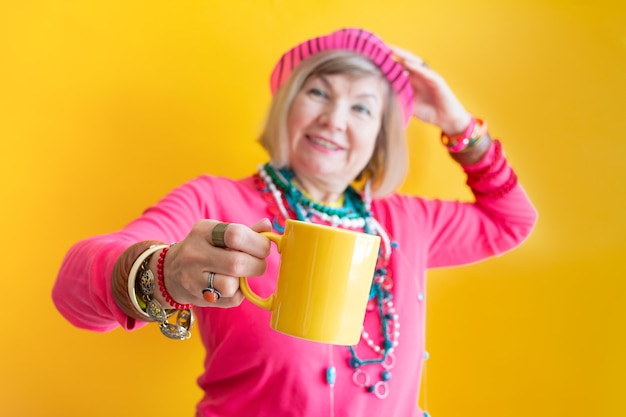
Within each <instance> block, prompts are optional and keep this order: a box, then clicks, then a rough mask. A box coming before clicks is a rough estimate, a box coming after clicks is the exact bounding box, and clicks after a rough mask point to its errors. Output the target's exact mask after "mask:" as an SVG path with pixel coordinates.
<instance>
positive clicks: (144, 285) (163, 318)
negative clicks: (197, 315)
mask: <svg viewBox="0 0 626 417" xmlns="http://www.w3.org/2000/svg"><path fill="white" fill-rule="evenodd" d="M165 249H167V246H165V247H164V248H163V250H165ZM150 256H152V255H151V254H150ZM150 256H148V257H146V258H145V260H144V261H143V262H142V263H141V266H140V267H139V272H140V274H139V280H138V284H139V288H140V290H141V301H142V302H143V303H144V304H145V306H146V308H145V311H144V314H147V315H148V316H149V317H150V318H151V319H153V320H155V321H156V322H158V323H159V329H160V330H161V333H163V335H164V336H166V337H168V338H170V339H175V340H185V339H189V338H190V337H191V332H190V331H189V329H191V327H192V326H193V313H192V312H191V310H190V309H182V310H173V311H168V310H165V309H164V308H163V306H162V305H161V303H159V302H158V301H157V300H156V299H155V298H154V274H153V273H152V271H151V270H150V269H149V268H148V262H149V261H150ZM174 311H177V315H176V323H169V322H168V321H167V319H168V318H169V317H170V316H171V315H173V314H174Z"/></svg>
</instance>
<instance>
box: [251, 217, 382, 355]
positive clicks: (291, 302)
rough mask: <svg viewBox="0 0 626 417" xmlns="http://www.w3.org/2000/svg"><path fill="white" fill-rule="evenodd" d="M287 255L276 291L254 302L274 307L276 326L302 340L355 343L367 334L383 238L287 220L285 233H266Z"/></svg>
mask: <svg viewBox="0 0 626 417" xmlns="http://www.w3.org/2000/svg"><path fill="white" fill-rule="evenodd" d="M263 235H265V236H267V237H268V238H269V239H270V240H271V241H272V242H274V243H275V244H276V246H277V248H278V253H279V254H280V256H281V259H280V267H279V271H278V281H277V284H276V292H275V293H273V294H271V295H270V296H269V297H267V298H262V297H260V296H258V295H257V294H256V293H254V292H253V291H252V290H251V289H250V286H249V285H248V280H247V278H246V277H242V278H240V283H239V284H240V287H241V291H242V292H243V294H244V295H245V296H246V298H247V299H248V300H250V301H251V302H252V303H253V304H256V305H257V306H259V307H262V308H264V309H266V310H269V311H271V313H272V314H271V320H270V327H271V328H272V329H274V330H276V331H279V332H281V333H285V334H288V335H291V336H295V337H299V338H302V339H307V340H312V341H316V342H322V343H330V344H335V345H346V346H347V345H355V344H357V343H358V342H359V339H360V337H361V328H362V327H363V321H364V319H365V309H366V308H367V301H368V298H369V292H370V287H371V285H372V278H373V276H374V269H375V268H376V259H377V257H378V248H379V246H380V237H378V236H374V235H369V234H366V233H359V232H353V231H349V230H344V229H338V228H334V227H330V226H322V225H318V224H313V223H306V222H302V221H298V220H287V223H286V225H285V232H284V234H282V235H279V234H276V233H272V232H263Z"/></svg>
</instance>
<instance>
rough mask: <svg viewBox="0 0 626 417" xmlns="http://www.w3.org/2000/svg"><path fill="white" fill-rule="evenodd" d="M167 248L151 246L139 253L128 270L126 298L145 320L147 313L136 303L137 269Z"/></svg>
mask: <svg viewBox="0 0 626 417" xmlns="http://www.w3.org/2000/svg"><path fill="white" fill-rule="evenodd" d="M164 248H167V245H152V246H150V247H149V248H148V249H146V250H145V251H143V252H142V253H141V255H139V256H138V257H137V259H136V260H135V262H134V263H133V266H132V267H131V268H130V273H129V274H128V297H129V298H130V301H131V303H132V304H133V307H135V309H136V310H137V312H138V313H139V314H141V316H142V317H145V318H147V319H149V318H151V317H150V316H149V315H148V313H146V311H145V310H144V309H142V308H141V306H140V305H139V303H138V302H137V293H136V291H135V281H136V280H137V275H138V272H139V268H140V267H141V265H142V264H143V263H144V261H146V260H149V259H150V256H151V255H152V254H153V253H154V252H157V251H158V250H160V249H164Z"/></svg>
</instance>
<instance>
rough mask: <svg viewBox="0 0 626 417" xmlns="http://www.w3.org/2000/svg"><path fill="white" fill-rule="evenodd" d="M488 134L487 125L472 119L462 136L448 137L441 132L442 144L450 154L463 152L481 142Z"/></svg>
mask: <svg viewBox="0 0 626 417" xmlns="http://www.w3.org/2000/svg"><path fill="white" fill-rule="evenodd" d="M486 133H487V123H486V122H484V121H483V120H481V119H476V118H474V117H472V118H471V119H470V123H469V125H468V126H467V128H466V129H465V130H464V131H463V133H461V134H460V135H456V136H453V137H452V138H450V137H448V136H447V135H446V134H445V133H443V132H441V142H442V143H443V144H444V145H445V146H446V147H447V148H448V151H449V152H453V153H456V152H463V151H465V150H467V149H468V148H470V147H472V146H474V145H476V144H477V143H478V142H480V141H481V140H482V139H483V138H484V137H485V135H486Z"/></svg>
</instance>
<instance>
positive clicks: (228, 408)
mask: <svg viewBox="0 0 626 417" xmlns="http://www.w3.org/2000/svg"><path fill="white" fill-rule="evenodd" d="M271 88H272V92H273V93H274V98H273V101H272V104H271V108H270V112H269V116H268V120H267V124H266V127H265V130H264V132H263V133H262V135H261V139H260V140H261V143H262V144H263V146H264V147H265V149H266V150H267V152H268V153H269V156H270V162H268V163H266V164H264V165H262V166H260V167H259V170H258V173H256V174H254V175H252V176H250V177H248V178H244V179H240V180H233V179H227V178H219V177H212V176H208V175H207V176H202V177H199V178H196V179H193V180H191V181H189V182H188V183H186V184H184V185H182V186H180V187H179V188H177V189H175V190H173V191H172V192H171V193H170V194H169V195H167V196H166V197H165V198H163V199H162V200H161V201H160V202H158V204H156V205H154V206H153V207H150V208H148V209H147V210H146V211H145V212H144V213H143V215H142V216H141V217H139V218H138V219H135V220H134V221H132V222H131V223H130V224H128V225H127V226H126V227H124V228H123V229H122V230H120V231H118V232H115V233H111V234H108V235H103V236H96V237H93V238H90V239H86V240H84V241H81V242H79V243H77V244H76V245H74V247H72V248H71V250H70V251H69V252H68V254H67V256H66V258H65V260H64V262H63V265H62V267H61V270H60V272H59V276H58V279H57V282H56V285H55V287H54V291H53V298H54V301H55V303H56V306H57V308H58V309H59V311H60V312H61V313H62V314H63V315H64V316H65V317H66V318H67V319H68V320H69V321H71V322H72V323H73V324H74V325H76V326H79V327H82V328H86V329H90V330H94V331H108V330H111V329H114V328H116V327H119V326H121V327H123V328H125V329H128V330H131V329H137V328H139V327H141V326H142V325H144V324H145V323H146V322H150V321H156V322H158V326H159V327H160V329H161V331H162V332H163V334H164V335H166V336H168V337H171V338H175V339H185V338H186V337H188V336H189V331H188V330H189V327H190V326H191V325H192V322H193V318H194V314H195V317H196V318H197V323H198V324H197V327H198V328H199V329H200V336H201V337H202V341H203V343H204V346H205V347H206V352H207V354H206V358H205V361H204V368H205V370H204V373H203V375H202V376H201V377H200V378H199V380H198V383H199V385H200V386H201V388H202V389H203V390H204V392H205V395H204V397H203V398H202V400H201V401H200V403H199V404H198V406H197V415H198V416H206V417H208V416H242V415H250V414H254V415H259V416H265V415H267V416H295V415H298V416H300V415H307V416H360V415H378V416H402V417H406V416H421V415H422V411H421V410H419V408H418V407H417V405H416V404H417V396H418V392H419V382H420V375H421V369H422V359H423V353H424V313H425V305H424V304H425V298H424V297H425V271H426V270H427V269H428V268H435V267H446V266H456V265H462V264H468V263H472V262H476V261H480V260H483V259H486V258H489V257H491V256H494V255H498V254H502V253H504V252H506V251H508V250H510V249H512V248H514V247H515V246H517V245H519V244H520V243H521V242H522V241H523V240H524V239H525V238H526V237H527V236H528V234H529V233H530V231H531V230H532V228H533V226H534V223H535V220H536V213H535V210H534V209H533V207H532V205H531V203H530V202H529V200H528V198H527V196H526V195H525V193H524V191H523V190H522V188H521V186H520V185H519V183H518V181H517V177H516V175H515V173H514V172H513V171H512V169H511V167H510V166H509V165H508V164H507V161H506V159H505V157H504V154H503V152H502V147H501V145H500V142H499V141H496V140H492V139H491V138H490V135H489V133H488V131H487V125H486V123H485V122H484V121H482V120H480V119H478V118H475V117H473V116H472V115H471V114H469V113H468V112H467V111H466V110H465V108H464V107H463V106H462V105H461V104H460V102H459V101H458V100H457V98H456V97H455V95H454V94H453V93H452V91H451V90H450V89H449V88H448V86H447V84H446V83H445V81H444V80H443V79H442V78H441V76H439V75H438V74H437V73H435V72H434V71H433V70H432V69H430V68H429V67H428V66H427V65H425V63H424V62H423V61H422V60H421V59H419V58H417V57H416V56H414V55H412V54H410V53H408V52H406V51H403V50H400V49H396V48H390V47H389V46H387V45H385V44H384V43H383V42H382V41H381V40H380V39H379V38H378V37H376V36H375V35H373V34H372V33H369V32H367V31H365V30H358V29H343V30H339V31H336V32H334V33H331V34H329V35H325V36H321V37H318V38H314V39H310V40H308V41H305V42H303V43H301V44H299V45H297V46H296V47H294V48H293V49H291V50H290V51H288V52H286V53H285V54H284V55H283V57H282V58H281V59H280V60H279V62H278V63H277V64H276V67H275V69H274V71H273V73H272V77H271ZM412 116H413V117H416V118H417V119H419V120H422V121H425V122H428V123H432V124H434V125H436V126H438V127H439V128H440V129H441V131H442V142H443V145H444V146H446V147H447V149H448V151H449V152H450V155H451V157H452V159H453V160H454V161H456V162H457V163H459V164H461V166H462V168H463V169H464V171H465V172H466V174H467V184H468V186H469V187H470V188H471V190H472V192H473V194H474V201H472V202H459V201H440V200H427V199H424V198H420V197H416V196H405V195H399V194H397V193H394V190H395V189H396V188H397V187H398V186H399V184H400V183H401V182H402V180H403V179H404V176H405V173H406V169H407V158H406V153H407V147H406V142H405V136H404V128H405V126H406V124H407V123H408V121H409V119H410V118H411V117H412ZM286 219H299V220H302V221H306V222H314V223H320V224H325V225H332V226H334V227H339V228H347V229H351V230H356V231H359V232H364V233H369V234H376V235H378V236H380V238H381V242H382V244H381V249H380V252H379V255H378V264H377V267H376V272H375V273H374V276H373V277H372V288H371V291H370V300H369V304H368V309H367V313H366V316H365V321H364V324H363V330H362V336H361V340H360V342H359V343H358V344H357V345H354V346H349V347H345V346H333V345H326V344H322V343H313V342H309V341H305V340H300V339H297V338H293V337H289V336H286V335H284V334H281V333H278V332H275V331H272V330H271V329H270V328H269V326H268V322H269V318H268V315H269V313H268V312H266V311H261V310H259V309H258V308H257V307H255V306H253V305H252V304H251V303H249V302H243V301H244V297H243V295H242V292H241V290H240V289H239V278H238V277H240V276H254V277H257V276H258V277H259V278H254V279H251V280H250V285H251V287H252V288H253V290H254V291H255V292H257V293H260V294H269V293H271V292H272V290H273V288H274V287H275V281H276V276H277V270H278V263H279V258H278V255H277V254H275V253H270V242H269V240H268V239H267V238H266V237H265V236H263V235H262V234H261V233H259V232H264V231H270V230H272V229H273V230H275V231H278V232H280V231H282V230H283V228H284V225H285V220H286ZM165 242H168V243H169V242H178V243H177V244H175V245H170V244H166V243H165ZM174 313H176V314H177V316H176V320H175V321H174V318H169V317H168V316H170V315H171V314H174ZM400 324H402V326H401V325H400Z"/></svg>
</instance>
